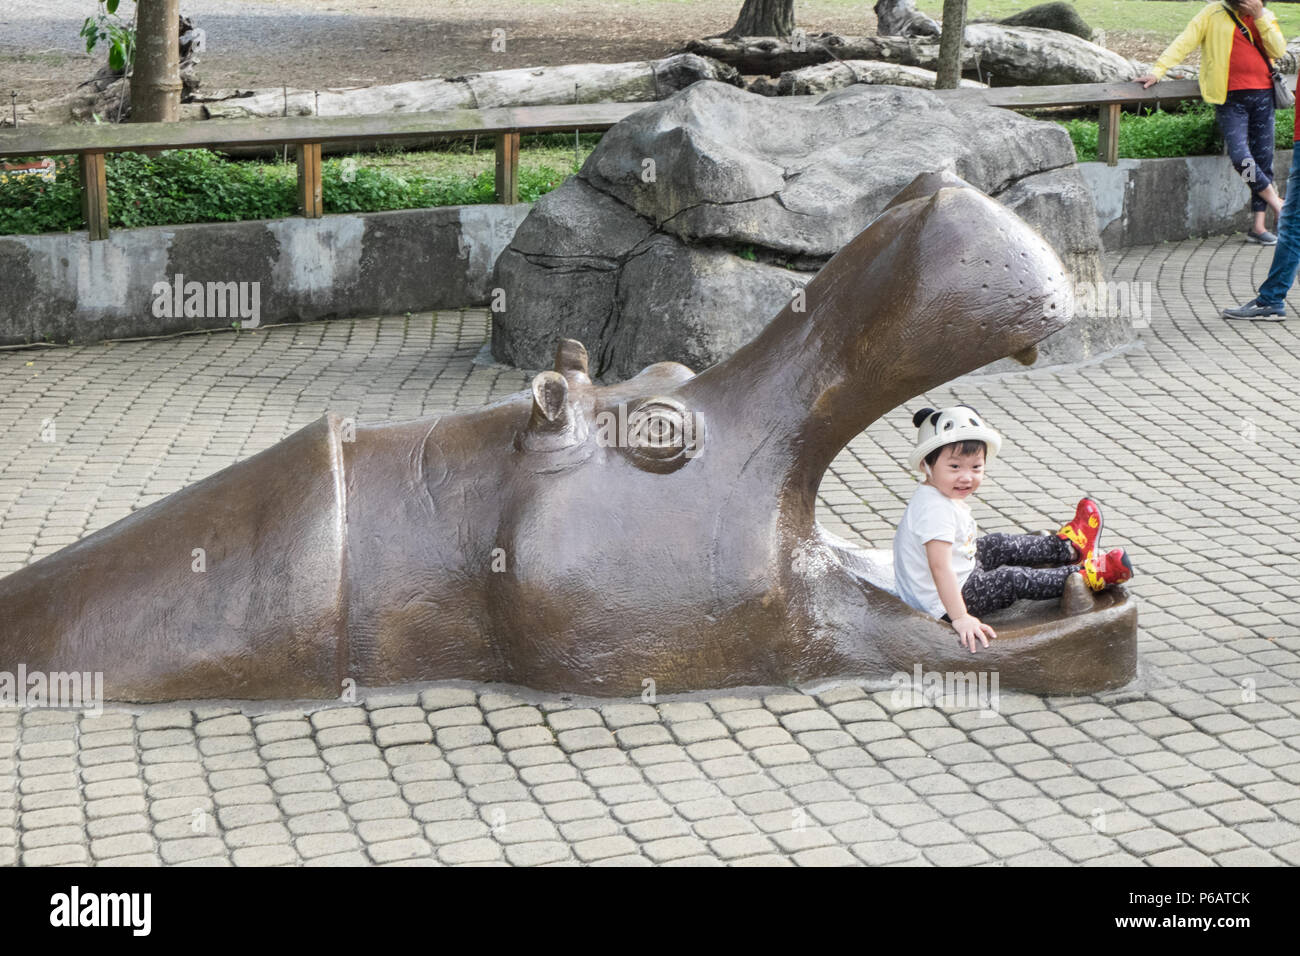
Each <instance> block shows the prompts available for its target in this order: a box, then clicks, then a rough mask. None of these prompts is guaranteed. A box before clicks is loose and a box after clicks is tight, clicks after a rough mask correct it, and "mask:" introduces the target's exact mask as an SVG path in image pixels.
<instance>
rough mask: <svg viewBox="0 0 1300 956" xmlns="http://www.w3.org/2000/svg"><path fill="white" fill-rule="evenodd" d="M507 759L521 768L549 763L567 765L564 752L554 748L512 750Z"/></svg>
mask: <svg viewBox="0 0 1300 956" xmlns="http://www.w3.org/2000/svg"><path fill="white" fill-rule="evenodd" d="M506 759H507V760H509V761H510V762H511V763H512V764H514V765H515V766H516V767H519V768H523V767H535V766H537V765H538V764H547V763H565V757H564V751H563V750H561V749H560V748H559V747H554V746H550V747H522V748H520V749H518V750H511V751H510V752H509V754H508V755H507V758H506Z"/></svg>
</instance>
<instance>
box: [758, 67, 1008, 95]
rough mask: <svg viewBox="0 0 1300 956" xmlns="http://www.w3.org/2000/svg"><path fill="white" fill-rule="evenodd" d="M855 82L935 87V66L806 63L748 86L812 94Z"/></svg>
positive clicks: (779, 92)
mask: <svg viewBox="0 0 1300 956" xmlns="http://www.w3.org/2000/svg"><path fill="white" fill-rule="evenodd" d="M854 83H866V84H869V85H875V86H910V87H914V88H916V89H922V90H932V89H934V70H925V69H922V68H921V67H919V66H906V65H905V64H902V63H885V62H883V61H881V60H836V61H834V62H831V63H818V64H817V65H815V66H805V67H804V68H803V69H801V70H787V71H786V72H784V73H782V74H781V76H780V78H779V79H777V80H773V79H771V78H769V77H766V76H759V77H755V78H754V80H753V81H752V82H751V83H750V84H749V87H748V89H749V91H750V92H751V93H758V94H761V95H763V96H811V95H816V94H818V93H829V92H830V91H831V90H839V89H843V88H844V87H846V86H852V85H853V84H854ZM961 85H962V87H964V88H972V89H983V88H985V87H986V86H987V84H985V83H978V82H976V81H975V80H962V81H961Z"/></svg>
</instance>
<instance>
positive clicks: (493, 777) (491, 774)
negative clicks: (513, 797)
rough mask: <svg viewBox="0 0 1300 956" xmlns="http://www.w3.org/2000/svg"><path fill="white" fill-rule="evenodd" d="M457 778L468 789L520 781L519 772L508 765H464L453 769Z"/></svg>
mask: <svg viewBox="0 0 1300 956" xmlns="http://www.w3.org/2000/svg"><path fill="white" fill-rule="evenodd" d="M453 769H454V771H455V775H456V778H457V779H458V780H460V782H461V783H463V784H464V785H465V786H467V787H479V786H483V785H484V784H489V783H503V782H504V781H507V780H516V779H518V776H519V774H518V772H517V771H516V770H515V769H514V768H513V767H511V766H510V765H509V764H507V763H475V764H462V765H460V766H458V767H455V768H453Z"/></svg>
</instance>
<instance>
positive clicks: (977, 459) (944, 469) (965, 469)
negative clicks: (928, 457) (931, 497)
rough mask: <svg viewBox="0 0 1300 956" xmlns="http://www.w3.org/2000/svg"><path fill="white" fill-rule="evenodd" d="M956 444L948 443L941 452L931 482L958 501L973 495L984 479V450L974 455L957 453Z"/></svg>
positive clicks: (941, 491) (931, 475) (929, 479)
mask: <svg viewBox="0 0 1300 956" xmlns="http://www.w3.org/2000/svg"><path fill="white" fill-rule="evenodd" d="M957 448H958V446H956V445H947V446H945V447H944V448H943V450H942V451H940V452H939V457H938V458H936V459H935V462H934V465H933V467H931V469H930V477H929V478H928V479H927V480H928V481H929V483H930V484H932V485H934V487H936V488H938V489H939V491H940V493H942V494H944V495H946V496H947V497H949V498H954V499H956V500H957V501H963V500H965V499H966V498H968V497H970V496H971V495H973V494H974V493H975V491H976V489H978V488H979V486H980V482H981V481H983V480H984V452H983V451H977V452H975V454H973V455H955V454H953V452H955V451H956V450H957Z"/></svg>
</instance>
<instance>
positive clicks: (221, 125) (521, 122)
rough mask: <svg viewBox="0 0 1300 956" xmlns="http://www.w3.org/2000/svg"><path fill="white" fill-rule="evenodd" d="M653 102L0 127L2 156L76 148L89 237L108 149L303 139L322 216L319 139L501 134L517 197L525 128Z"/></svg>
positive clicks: (314, 207) (310, 185)
mask: <svg viewBox="0 0 1300 956" xmlns="http://www.w3.org/2000/svg"><path fill="white" fill-rule="evenodd" d="M648 105H650V104H648V103H589V104H579V105H575V106H523V107H514V108H509V109H485V110H438V111H433V112H427V113H383V114H379V115H374V116H286V117H277V118H275V119H234V120H208V121H206V122H202V123H123V124H121V125H112V126H27V127H19V128H18V129H10V130H0V157H23V156H60V155H75V156H77V157H78V158H79V159H80V162H81V186H82V205H83V209H84V211H85V215H86V225H87V228H88V229H89V232H90V238H91V239H106V238H107V237H108V187H107V183H106V180H105V175H104V157H105V155H106V154H108V153H119V152H127V151H138V150H158V149H200V148H221V147H232V146H243V147H247V146H280V145H281V144H286V145H293V146H296V147H297V157H298V197H299V198H298V206H299V212H301V214H302V215H303V216H305V217H307V218H309V219H317V218H319V217H320V216H321V214H322V208H321V145H322V144H324V143H337V142H347V141H353V140H364V141H369V142H375V141H389V140H410V139H429V138H434V137H438V138H442V137H460V136H472V135H479V136H492V137H495V138H496V141H497V148H496V156H497V161H496V198H497V202H502V203H516V202H518V201H519V137H520V134H522V133H549V132H557V131H560V132H571V131H575V130H576V131H578V132H592V131H598V130H606V129H609V128H610V127H611V126H613V125H614V124H615V123H617V122H619V120H622V119H624V118H625V117H627V116H631V115H632V114H633V113H635V112H636V111H637V110H641V109H645V107H646V106H648Z"/></svg>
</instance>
